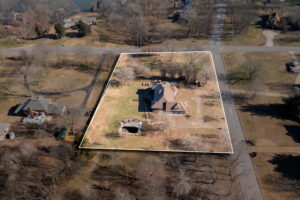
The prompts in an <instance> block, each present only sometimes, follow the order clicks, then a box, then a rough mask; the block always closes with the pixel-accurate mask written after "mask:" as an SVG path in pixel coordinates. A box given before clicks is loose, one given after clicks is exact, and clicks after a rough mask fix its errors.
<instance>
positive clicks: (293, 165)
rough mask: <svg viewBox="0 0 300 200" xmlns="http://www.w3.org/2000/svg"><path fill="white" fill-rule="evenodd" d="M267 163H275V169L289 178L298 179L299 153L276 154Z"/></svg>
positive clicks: (299, 174) (299, 176)
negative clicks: (295, 154)
mask: <svg viewBox="0 0 300 200" xmlns="http://www.w3.org/2000/svg"><path fill="white" fill-rule="evenodd" d="M269 163H271V164H273V165H276V166H275V169H274V170H275V171H276V172H279V173H280V174H281V175H282V176H283V177H285V178H287V179H290V180H300V170H299V169H300V155H297V156H294V155H290V154H289V155H288V154H276V155H275V156H273V159H272V160H269Z"/></svg>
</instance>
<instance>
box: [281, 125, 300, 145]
mask: <svg viewBox="0 0 300 200" xmlns="http://www.w3.org/2000/svg"><path fill="white" fill-rule="evenodd" d="M284 128H285V129H286V130H287V133H286V135H288V136H290V137H291V138H293V140H294V141H295V142H297V143H300V126H293V125H285V126H284Z"/></svg>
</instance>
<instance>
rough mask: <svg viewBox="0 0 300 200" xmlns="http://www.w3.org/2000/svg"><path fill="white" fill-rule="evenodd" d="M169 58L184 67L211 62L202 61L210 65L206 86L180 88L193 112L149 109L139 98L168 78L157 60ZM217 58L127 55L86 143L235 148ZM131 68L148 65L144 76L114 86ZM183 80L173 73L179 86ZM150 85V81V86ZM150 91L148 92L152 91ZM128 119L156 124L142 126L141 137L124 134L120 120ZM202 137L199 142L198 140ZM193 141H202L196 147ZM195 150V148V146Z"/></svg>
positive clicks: (179, 96) (205, 55) (95, 145)
mask: <svg viewBox="0 0 300 200" xmlns="http://www.w3.org/2000/svg"><path fill="white" fill-rule="evenodd" d="M170 58H171V59H172V66H177V65H184V64H186V63H187V62H189V61H191V60H192V61H191V62H193V63H194V65H200V66H202V65H203V63H204V62H206V64H207V65H203V66H206V68H205V70H206V71H207V73H208V77H210V79H209V81H208V82H207V84H206V85H203V86H202V87H188V86H187V87H184V86H181V87H179V88H178V94H177V96H176V97H175V101H180V102H184V103H186V105H188V112H187V113H186V114H185V115H184V114H177V115H176V114H167V113H166V112H162V113H159V112H158V113H156V112H151V111H146V110H145V109H144V106H145V105H144V104H145V102H144V101H145V100H143V99H144V98H145V97H143V96H140V95H143V93H139V92H143V91H146V90H145V89H150V88H151V84H152V82H153V80H160V79H164V80H165V79H167V78H168V77H162V76H161V74H160V65H159V64H153V63H165V64H166V65H167V63H168V62H170V61H169V60H170ZM159 61H160V62H159ZM212 62H213V61H212V57H211V54H210V53H209V52H198V53H174V54H171V53H160V54H140V55H139V54H136V55H130V54H129V55H127V54H122V55H121V56H120V59H119V62H118V65H117V66H116V68H115V72H114V74H113V75H112V80H113V81H112V84H110V85H109V87H108V89H107V90H106V92H105V94H104V96H102V99H101V101H100V103H99V105H98V108H97V110H96V112H95V114H94V116H93V119H92V121H91V123H90V125H89V128H88V129H87V131H86V136H85V143H84V144H83V147H93V148H100V149H102V148H109V149H116V148H117V149H140V150H143V149H147V150H190V151H213V152H228V151H231V150H230V149H231V146H230V139H229V135H228V130H227V126H226V121H225V116H224V112H223V109H222V104H221V100H220V99H219V98H220V95H217V94H219V90H218V87H217V83H216V77H215V74H214V69H213V65H212ZM154 65H155V66H154ZM132 66H139V69H143V71H142V72H139V73H142V74H139V75H138V76H136V77H135V78H134V80H126V81H125V83H122V84H121V85H114V84H113V83H114V81H115V80H120V79H122V77H119V75H118V74H119V73H121V72H122V70H123V69H124V70H125V69H127V68H128V67H132ZM164 66H165V65H164ZM207 66H209V67H207ZM126 67H127V68H126ZM169 67H171V66H169ZM127 70H128V69H127ZM128 73H129V72H127V74H128ZM123 76H125V75H123ZM179 80H180V78H178V80H177V78H174V77H173V80H172V81H173V82H172V83H174V84H179V85H180V81H179ZM145 84H148V85H147V86H145ZM147 95H149V94H148V93H147ZM208 115H209V116H208ZM208 118H209V119H208ZM124 119H138V120H140V121H142V122H143V124H144V125H145V124H146V125H148V126H150V127H153V128H150V129H149V130H143V131H144V134H143V135H142V136H139V135H127V134H126V135H124V134H122V133H120V131H119V122H120V121H121V120H124ZM144 125H143V126H144ZM146 125H145V126H146ZM146 127H147V126H146ZM189 138H190V139H189ZM198 140H199V142H197V141H198ZM185 141H187V142H185ZM177 143H178V144H177ZM181 143H182V144H181ZM194 143H195V144H197V145H194V146H193V147H192V144H194ZM202 143H203V144H202ZM200 144H202V145H200ZM176 145H178V146H176ZM191 148H193V149H192V150H191Z"/></svg>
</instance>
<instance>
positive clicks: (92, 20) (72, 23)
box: [64, 17, 97, 29]
mask: <svg viewBox="0 0 300 200" xmlns="http://www.w3.org/2000/svg"><path fill="white" fill-rule="evenodd" d="M80 21H82V22H84V23H85V24H87V25H96V23H97V18H96V17H75V18H70V19H65V20H64V28H66V29H69V28H72V27H76V26H77V25H78V23H79V22H80Z"/></svg>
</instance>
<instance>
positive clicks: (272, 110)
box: [241, 104, 296, 121]
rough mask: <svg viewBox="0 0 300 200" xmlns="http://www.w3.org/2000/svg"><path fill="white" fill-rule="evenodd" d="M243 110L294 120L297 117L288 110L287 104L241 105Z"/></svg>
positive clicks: (258, 114) (253, 113)
mask: <svg viewBox="0 0 300 200" xmlns="http://www.w3.org/2000/svg"><path fill="white" fill-rule="evenodd" d="M241 111H242V112H249V113H252V115H257V116H263V117H272V118H275V119H280V120H294V121H296V119H295V118H293V117H292V116H291V114H290V113H289V112H288V111H287V106H286V105H285V104H255V105H252V104H248V105H245V106H242V107H241Z"/></svg>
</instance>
